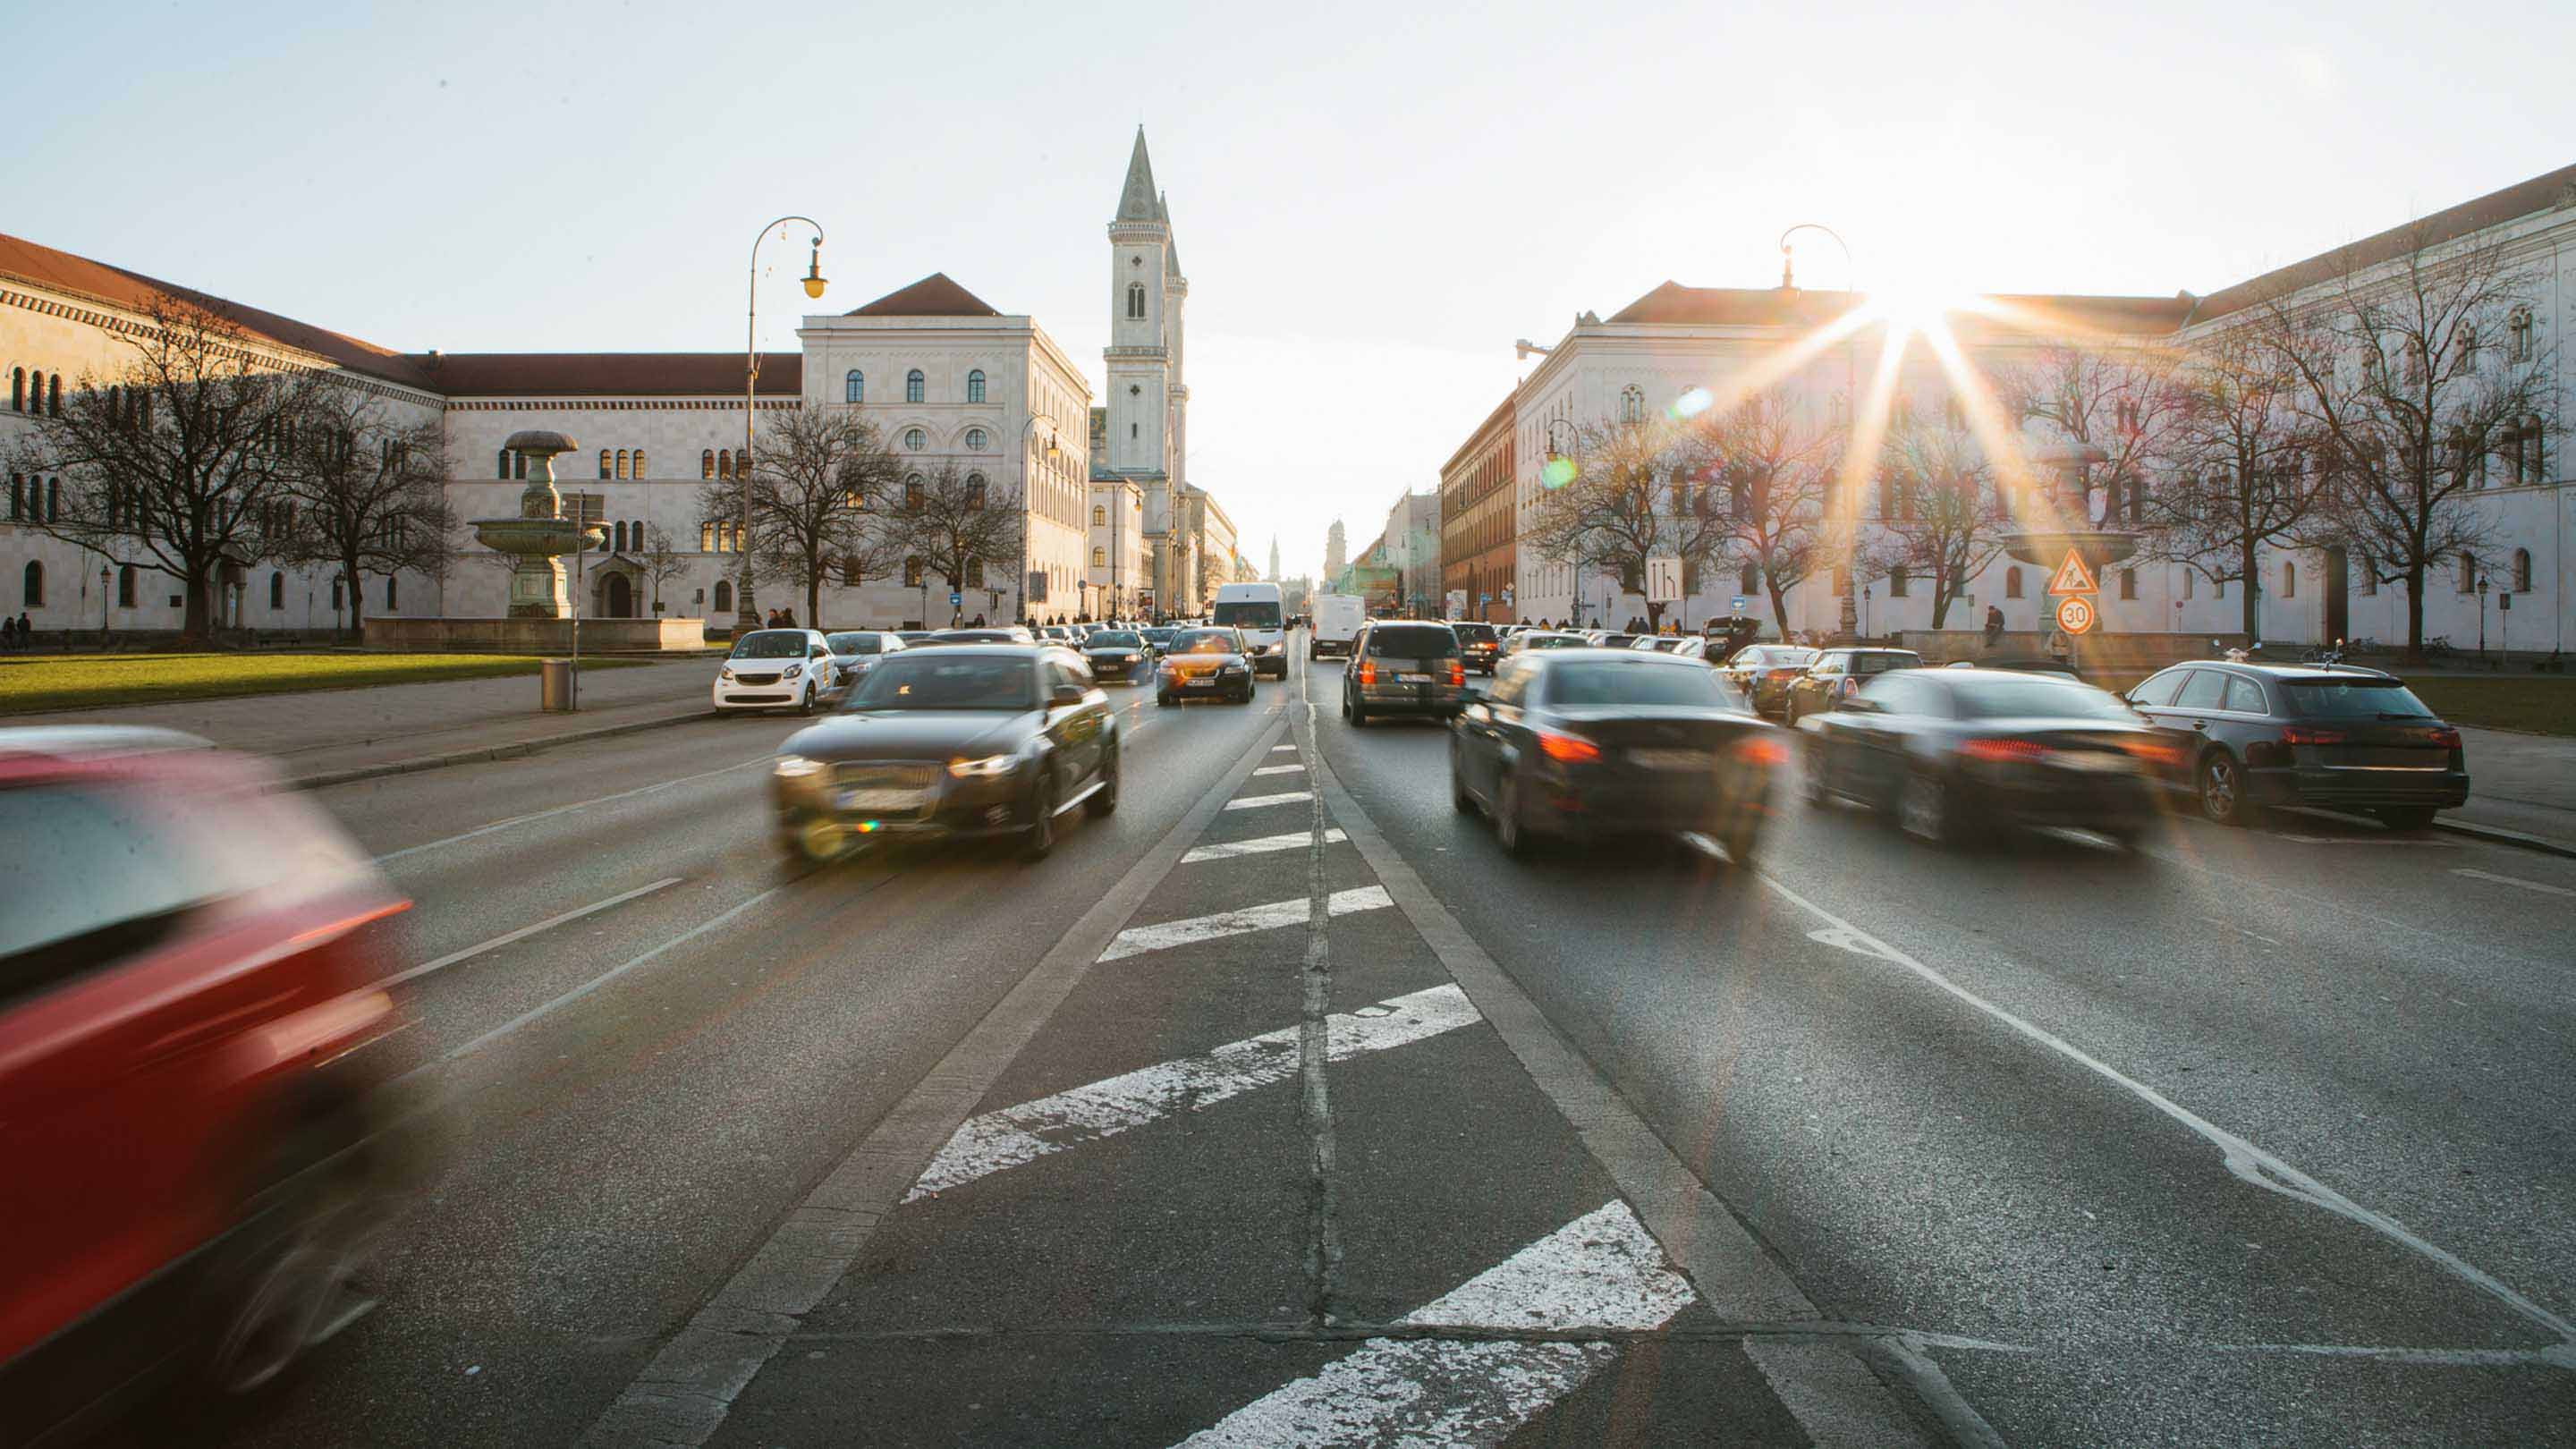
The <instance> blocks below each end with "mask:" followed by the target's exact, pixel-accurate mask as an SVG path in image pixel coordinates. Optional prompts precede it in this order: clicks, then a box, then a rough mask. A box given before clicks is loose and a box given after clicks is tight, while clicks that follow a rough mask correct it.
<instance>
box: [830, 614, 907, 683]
mask: <svg viewBox="0 0 2576 1449" xmlns="http://www.w3.org/2000/svg"><path fill="white" fill-rule="evenodd" d="M823 642H824V644H825V645H827V646H828V647H829V648H830V649H831V651H832V674H833V676H834V678H835V679H836V680H837V686H836V689H837V692H839V693H843V694H846V693H848V692H849V689H850V686H851V685H854V684H856V683H858V682H859V679H860V677H861V676H862V675H865V674H866V673H867V672H868V671H869V670H871V669H874V668H875V667H876V663H877V661H878V660H880V659H883V658H885V657H886V656H887V655H889V654H897V653H901V652H902V651H903V650H904V648H905V647H906V646H905V644H904V642H903V638H902V636H900V635H898V634H896V633H894V632H893V631H892V630H888V629H835V630H833V631H832V632H831V633H829V634H826V635H824V636H823Z"/></svg>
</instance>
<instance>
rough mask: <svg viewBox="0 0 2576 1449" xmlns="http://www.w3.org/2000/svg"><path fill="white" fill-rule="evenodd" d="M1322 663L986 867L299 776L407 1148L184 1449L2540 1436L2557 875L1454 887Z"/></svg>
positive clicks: (683, 775)
mask: <svg viewBox="0 0 2576 1449" xmlns="http://www.w3.org/2000/svg"><path fill="white" fill-rule="evenodd" d="M1340 685H1341V673H1340V667H1339V666H1338V665H1336V664H1332V663H1325V664H1320V665H1316V666H1312V667H1311V668H1310V667H1309V666H1308V664H1307V663H1306V662H1305V661H1304V660H1303V659H1302V658H1301V659H1298V660H1297V661H1296V662H1295V665H1294V667H1293V669H1292V672H1291V674H1290V677H1289V679H1288V680H1287V681H1286V682H1285V683H1284V684H1278V683H1264V684H1262V685H1261V686H1260V688H1259V691H1258V697H1257V699H1256V702H1255V703H1254V704H1253V705H1252V706H1250V707H1241V706H1233V707H1229V706H1226V705H1222V704H1214V703H1210V704H1191V705H1184V706H1177V707H1171V708H1158V707H1157V706H1156V705H1155V704H1154V703H1153V700H1152V697H1151V694H1150V691H1139V690H1135V689H1132V688H1125V687H1117V686H1113V687H1112V688H1111V689H1110V697H1111V700H1112V703H1113V705H1114V706H1115V707H1116V708H1117V710H1118V712H1119V713H1118V717H1119V721H1120V724H1121V727H1122V728H1123V729H1124V730H1125V731H1126V732H1127V734H1126V743H1125V747H1124V749H1125V753H1124V776H1123V778H1124V791H1123V799H1122V802H1121V806H1120V808H1119V810H1118V812H1117V813H1116V814H1115V815H1114V816H1110V817H1107V818H1105V819H1094V820H1087V821H1083V822H1081V823H1080V824H1078V825H1074V826H1072V827H1070V828H1069V829H1068V830H1067V831H1066V832H1065V833H1064V837H1063V839H1062V840H1061V841H1060V843H1059V844H1058V846H1057V848H1056V851H1055V853H1054V854H1053V856H1052V857H1050V858H1049V859H1047V860H1045V861H1043V862H1040V863H1037V864H1024V863H1022V862H1021V861H1020V860H1019V859H1018V858H1017V857H1016V855H1015V854H1013V853H1011V852H1009V851H1007V850H1005V849H1002V848H999V847H993V848H981V847H979V848H972V849H944V850H920V851H902V852H893V853H881V854H873V855H868V856H863V857H861V858H859V859H857V860H853V861H850V862H845V863H842V864H839V865H836V866H832V867H828V868H823V869H818V870H806V869H782V868H781V867H780V866H779V865H778V863H777V860H776V856H775V852H774V850H773V848H772V846H771V843H770V840H769V834H768V825H769V822H768V817H767V806H766V797H765V794H764V791H765V786H766V781H765V778H764V775H765V770H766V765H767V761H768V759H769V756H770V753H771V751H772V750H773V749H774V748H775V747H776V745H777V744H778V742H779V741H780V740H782V739H784V738H785V737H786V736H787V735H788V734H790V733H792V732H793V731H794V729H795V728H796V727H797V725H796V722H795V721H793V720H789V719H784V718H780V719H764V718H751V719H715V720H708V721H704V722H699V723H690V724H685V725H680V726H676V727H669V728H662V729H657V730H653V731H649V732H643V733H637V734H633V735H630V736H625V737H620V738H613V739H605V740H599V741H595V742H592V743H589V744H586V745H583V746H581V747H579V748H577V749H575V748H566V749H563V750H560V751H556V752H552V753H548V754H543V755H537V756H532V757H529V758H524V759H516V760H501V761H492V762H487V763H478V764H468V765H461V766H457V767H453V768H448V769H442V770H432V771H427V772H424V773H418V774H410V775H400V776H394V777H390V778H386V779H381V780H373V781H364V782H359V783H354V784H346V785H339V786H334V787H331V788H328V789H325V790H322V791H319V792H317V794H316V796H315V798H316V799H317V800H319V801H320V802H321V803H322V804H323V805H324V806H325V807H326V808H327V809H328V810H330V811H331V812H332V813H333V814H335V815H336V816H337V817H338V818H339V819H341V820H342V821H343V822H344V823H345V824H346V825H347V826H348V828H349V829H350V830H351V831H352V832H353V833H354V834H356V835H357V837H358V838H359V839H360V841H361V842H362V843H363V844H364V845H365V846H366V847H367V848H368V849H369V850H371V851H373V852H375V853H377V855H378V856H379V858H380V860H381V862H382V864H383V867H384V869H385V870H386V871H387V872H388V873H389V874H390V875H391V876H392V878H393V879H394V880H395V881H396V882H397V884H398V885H399V886H400V887H401V888H402V889H403V890H404V891H405V892H406V893H408V894H409V895H410V896H412V897H413V898H414V900H415V902H416V906H415V908H414V909H413V910H412V911H410V912H409V913H407V914H405V915H404V916H401V917H399V918H397V919H395V920H394V921H392V922H389V923H387V924H386V926H385V927H384V928H383V929H385V930H386V932H387V933H388V935H387V940H388V943H389V945H390V947H391V950H392V953H393V958H394V959H395V960H396V961H398V962H399V963H400V964H401V966H402V968H403V969H404V970H405V972H406V975H407V978H408V979H407V981H406V983H405V988H404V989H405V991H406V992H407V993H408V1005H409V1007H410V1009H411V1010H412V1012H413V1013H414V1014H415V1015H416V1016H417V1018H418V1022H419V1025H418V1027H417V1030H416V1037H417V1040H418V1047H417V1050H418V1052H419V1053H420V1055H421V1056H422V1059H423V1060H424V1061H425V1062H426V1063H427V1065H425V1066H424V1067H423V1068H421V1070H420V1072H419V1075H418V1077H417V1079H416V1081H415V1083H414V1085H416V1086H418V1087H419V1088H421V1090H422V1094H423V1096H424V1098H425V1099H426V1100H428V1101H430V1102H432V1103H434V1104H435V1108H434V1117H433V1120H434V1121H435V1122H436V1124H437V1126H436V1128H435V1136H436V1138H437V1139H438V1140H439V1141H440V1142H441V1143H442V1145H443V1148H444V1154H445V1155H444V1160H443V1164H442V1170H441V1172H440V1175H439V1176H438V1178H437V1180H436V1182H435V1183H434V1185H433V1186H432V1187H431V1188H430V1189H429V1191H428V1193H427V1195H426V1196H425V1198H424V1200H423V1201H421V1202H420V1203H419V1204H418V1206H417V1210H416V1212H415V1213H414V1214H413V1216H412V1218H411V1219H410V1221H409V1222H408V1223H407V1224H406V1226H405V1230H404V1236H403V1239H402V1241H401V1244H400V1246H399V1248H398V1249H397V1251H396V1252H395V1254H394V1256H393V1258H392V1260H391V1262H390V1263H389V1264H388V1265H387V1268H386V1270H385V1274H384V1281H383V1284H382V1286H383V1288H384V1290H385V1303H384V1305H383V1307H382V1308H381V1309H379V1310H378V1311H377V1312H376V1313H375V1314H374V1315H372V1316H371V1317H369V1318H368V1319H366V1320H364V1321H363V1322H361V1323H360V1324H359V1325H358V1326H357V1327H355V1328H354V1329H352V1330H350V1331H349V1332H348V1333H347V1334H345V1335H343V1336H342V1337H341V1338H339V1339H338V1340H336V1341H334V1342H333V1343H332V1344H330V1345H329V1346H327V1347H326V1348H325V1349H324V1350H322V1351H321V1352H320V1353H319V1354H317V1355H316V1356H315V1357H314V1359H313V1360H312V1361H311V1363H310V1364H309V1365H308V1366H307V1367H306V1368H305V1369H304V1370H303V1371H302V1376H301V1381H300V1382H298V1383H296V1384H295V1385H293V1386H292V1388H291V1390H290V1391H289V1392H286V1393H284V1394H282V1395H280V1396H278V1399H277V1401H276V1402H275V1403H274V1404H273V1405H271V1406H269V1407H268V1408H267V1409H265V1410H264V1411H263V1412H261V1413H260V1414H259V1415H258V1416H256V1417H255V1418H253V1419H252V1420H250V1421H248V1422H245V1423H242V1424H239V1425H237V1426H234V1427H233V1429H232V1430H231V1434H230V1440H229V1442H232V1443H237V1444H243V1445H251V1444H260V1445H281V1446H290V1445H291V1446H322V1445H332V1444H340V1443H348V1442H357V1441H361V1440H363V1441H365V1442H371V1443H388V1444H441V1445H464V1444H492V1445H501V1444H513V1445H515V1444H534V1443H544V1444H572V1443H576V1442H588V1443H593V1444H601V1445H609V1444H652V1443H715V1444H726V1445H735V1444H739V1445H759V1444H825V1443H832V1444H844V1443H871V1444H912V1443H934V1442H936V1443H955V1442H974V1443H1083V1444H1136V1445H1154V1444H1172V1443H1179V1442H1182V1441H1184V1440H1188V1441H1190V1442H1194V1443H1205V1444H1244V1445H1260V1444H1280V1443H1295V1442H1393V1441H1394V1440H1396V1439H1397V1438H1398V1437H1400V1436H1403V1435H1406V1434H1411V1435H1415V1436H1418V1437H1417V1438H1416V1439H1415V1440H1414V1442H1436V1443H1501V1442H1510V1443H1513V1444H1558V1443H1562V1444H1591V1443H1602V1442H1616V1443H1627V1444H1705V1443H1730V1444H1732V1443H1744V1444H1781V1445H1795V1444H1806V1443H1817V1444H1834V1445H1877V1444H1903V1443H1908V1442H1917V1443H1959V1444H1990V1443H1998V1442H2000V1443H2011V1444H2023V1445H2104V1446H2112V1445H2130V1444H2138V1443H2149V1442H2155V1443H2188V1444H2221V1443H2228V1444H2232V1443H2245V1444H2272V1445H2292V1444H2295V1445H2305V1444H2313V1445H2355V1444H2371V1445H2379V1444H2432V1443H2532V1444H2537V1443H2576V1324H2571V1323H2570V1321H2569V1319H2570V1317H2571V1316H2576V1071H2571V1067H2576V998H2571V995H2570V992H2569V989H2568V982H2567V965H2568V963H2569V962H2570V961H2571V960H2576V912H2571V910H2570V909H2569V906H2570V904H2571V901H2572V900H2576V861H2570V860H2565V859H2559V858H2555V857H2551V856H2547V855H2543V854H2538V853H2533V852H2525V851H2517V850H2514V849H2510V848H2507V847H2503V846H2498V845H2491V844H2486V843H2483V842H2479V841H2473V840H2467V839H2462V838H2459V837H2454V836H2448V835H2439V834H2432V835H2421V836H2394V835H2390V834H2388V833H2386V832H2384V831H2382V830H2380V829H2379V828H2378V827H2376V826H2374V825H2365V824H2359V823H2355V822H2351V821H2345V820H2339V819H2335V818H2331V817H2326V816H2306V815H2294V816H2285V817H2282V818H2281V819H2280V820H2277V821H2275V822H2274V823H2272V824H2271V825H2270V826H2268V827H2266V828H2262V829H2258V830H2253V831H2227V830H2222V829H2220V828H2218V827H2214V826H2209V825H2205V824H2201V823H2199V822H2197V821H2190V822H2184V821H2175V822H2172V823H2169V824H2167V825H2166V826H2164V827H2163V828H2162V829H2161V831H2160V832H2159V834H2158V835H2157V836H2156V837H2155V839H2154V840H2153V841H2152V843H2151V844H2150V845H2149V846H2148V848H2147V849H2146V850H2145V851H2143V852H2142V853H2139V854H2126V853H2121V852H2118V851H2115V850H2113V849H2112V848H2110V847H2109V846H2108V845H2107V844H2102V843H2097V842H2093V841H2091V840H2089V839H2087V838H2082V837H2076V836H2057V835H2052V836H2047V837H2036V838H2031V839H2027V840H2023V841H2020V842H2017V843H2010V844H2005V845H2001V846H1995V847H1989V848H1985V849H1979V850H1973V851H1964V852H1944V851H1939V850H1935V849H1932V848H1929V847H1926V846H1924V845H1923V844H1921V843H1920V842H1918V841H1915V840H1913V839H1911V838H1910V837H1907V836H1905V835H1904V834H1902V833H1900V832H1898V831H1896V830H1894V829H1893V828H1891V827H1890V826H1889V825H1888V823H1887V822H1885V821H1884V820H1882V819H1880V818H1878V817H1875V816H1873V815H1870V814H1868V813H1865V812H1863V811H1860V810H1858V809H1856V808H1853V807H1850V806H1847V805H1837V806H1833V807H1829V808H1822V809H1816V808H1810V807H1805V806H1802V805H1800V804H1798V803H1797V802H1796V801H1795V799H1794V795H1793V793H1792V792H1790V791H1787V790H1785V789H1784V790H1783V792H1782V794H1781V796H1780V798H1779V801H1778V804H1779V807H1780V815H1779V818H1778V819H1777V821H1776V822H1775V824H1774V827H1773V829H1772V830H1771V831H1770V833H1769V835H1768V837H1767V840H1766V842H1765V846H1764V850H1763V853H1762V857H1761V860H1760V862H1759V868H1758V870H1753V871H1746V870H1741V869H1738V868H1736V867H1735V866H1733V865H1731V864H1729V863H1727V862H1725V861H1724V860H1723V859H1722V858H1720V857H1718V856H1717V854H1716V852H1715V851H1714V848H1713V847H1712V848H1707V849H1702V848H1699V847H1698V846H1696V845H1693V844H1687V843H1680V844H1676V845H1675V846H1673V847H1671V848H1638V849H1632V850H1618V851H1613V850H1596V849H1589V848H1587V849H1581V850H1556V851H1549V852H1543V853H1541V854H1539V855H1537V856H1536V857H1534V858H1532V859H1527V860H1514V859H1511V858H1508V857H1506V856H1505V855H1504V854H1503V853H1502V852H1501V851H1500V850H1499V849H1498V848H1497V847H1496V845H1495V843H1494V840H1493V838H1492V833H1491V830H1490V829H1489V827H1488V826H1487V825H1486V824H1485V822H1484V821H1482V820H1481V819H1478V818H1476V817H1474V816H1471V815H1466V814H1461V813H1459V812H1457V811H1455V810H1454V809H1453V808H1452V806H1451V802H1450V800H1449V782H1448V773H1447V760H1446V750H1447V740H1448V736H1447V732H1446V731H1445V729H1443V728H1442V727H1441V726H1439V725H1436V724H1432V723H1409V722H1396V723H1381V724H1376V725H1373V726H1372V727H1370V728H1368V729H1365V730H1354V729H1352V728H1351V727H1350V726H1349V725H1348V724H1347V723H1345V722H1344V721H1343V720H1341V719H1340V718H1339V716H1338V714H1337V712H1336V709H1335V703H1336V701H1337V700H1338V698H1339V690H1340ZM1310 702H1311V708H1310ZM2469 763H2470V768H2471V770H2472V772H2474V771H2475V770H2476V768H2477V761H2476V759H2475V758H2472V759H2471V760H2470V762H2469ZM135 1432H137V1433H148V1430H137V1431H135ZM1193 1436H1197V1437H1195V1438H1194V1437H1193ZM138 1442H139V1441H138Z"/></svg>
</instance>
